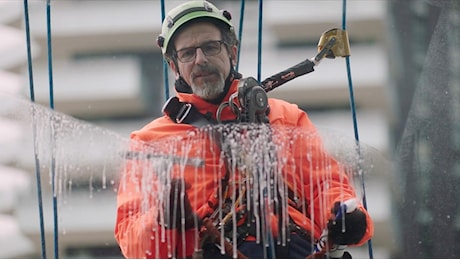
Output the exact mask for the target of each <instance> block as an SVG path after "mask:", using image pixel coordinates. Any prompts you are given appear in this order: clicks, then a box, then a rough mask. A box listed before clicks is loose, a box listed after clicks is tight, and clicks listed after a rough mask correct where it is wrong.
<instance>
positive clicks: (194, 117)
mask: <svg viewBox="0 0 460 260" xmlns="http://www.w3.org/2000/svg"><path fill="white" fill-rule="evenodd" d="M161 111H162V112H163V114H165V115H166V116H168V117H169V118H171V120H172V121H174V122H175V123H178V124H180V123H184V124H191V125H194V126H196V127H203V126H206V125H210V124H214V123H215V122H213V121H212V120H211V119H209V118H207V117H206V116H205V115H203V114H201V113H200V112H199V111H198V110H197V109H196V108H195V107H194V106H193V105H192V104H190V103H186V102H180V101H179V99H178V98H177V97H170V98H169V99H168V100H167V101H166V103H165V104H164V105H163V108H162V109H161Z"/></svg>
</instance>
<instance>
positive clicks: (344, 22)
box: [342, 0, 374, 259]
mask: <svg viewBox="0 0 460 260" xmlns="http://www.w3.org/2000/svg"><path fill="white" fill-rule="evenodd" d="M346 29H347V0H343V1H342V30H343V31H346ZM345 63H346V67H347V78H348V89H349V95H350V107H351V113H352V120H353V130H354V134H355V141H356V145H357V152H358V156H359V161H361V149H360V142H359V132H358V122H357V119H356V108H355V99H354V94H353V82H352V78H351V66H350V56H346V57H345ZM361 189H362V192H363V198H362V200H363V206H364V208H365V209H366V210H367V199H366V186H365V182H364V174H361ZM367 245H368V251H369V258H371V259H373V258H374V253H373V249H372V239H369V240H368V241H367Z"/></svg>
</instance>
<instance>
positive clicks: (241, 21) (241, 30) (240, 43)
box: [235, 0, 246, 71]
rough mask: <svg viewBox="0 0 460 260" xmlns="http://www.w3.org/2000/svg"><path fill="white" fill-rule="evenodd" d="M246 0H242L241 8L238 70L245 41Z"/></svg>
mask: <svg viewBox="0 0 460 260" xmlns="http://www.w3.org/2000/svg"><path fill="white" fill-rule="evenodd" d="M245 3H246V1H245V0H242V1H241V8H240V28H238V39H239V41H240V42H239V46H240V47H239V48H238V58H237V61H236V67H235V70H236V71H238V67H239V64H240V56H241V55H240V53H241V47H242V42H243V25H244V24H243V20H244V8H245Z"/></svg>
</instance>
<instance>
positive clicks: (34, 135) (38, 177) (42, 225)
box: [24, 0, 46, 259]
mask: <svg viewBox="0 0 460 260" xmlns="http://www.w3.org/2000/svg"><path fill="white" fill-rule="evenodd" d="M24 26H25V30H26V45H27V65H28V66H27V69H28V73H29V92H30V101H32V102H35V91H34V80H33V78H34V77H33V69H32V48H31V44H30V22H29V3H28V0H24ZM32 140H33V142H34V144H33V145H34V162H35V179H36V184H37V199H38V217H39V222H40V241H41V243H40V244H41V255H42V258H43V259H46V240H45V223H44V218H43V196H42V185H41V174H40V160H39V159H38V149H37V143H36V140H37V123H36V122H35V108H34V107H33V108H32Z"/></svg>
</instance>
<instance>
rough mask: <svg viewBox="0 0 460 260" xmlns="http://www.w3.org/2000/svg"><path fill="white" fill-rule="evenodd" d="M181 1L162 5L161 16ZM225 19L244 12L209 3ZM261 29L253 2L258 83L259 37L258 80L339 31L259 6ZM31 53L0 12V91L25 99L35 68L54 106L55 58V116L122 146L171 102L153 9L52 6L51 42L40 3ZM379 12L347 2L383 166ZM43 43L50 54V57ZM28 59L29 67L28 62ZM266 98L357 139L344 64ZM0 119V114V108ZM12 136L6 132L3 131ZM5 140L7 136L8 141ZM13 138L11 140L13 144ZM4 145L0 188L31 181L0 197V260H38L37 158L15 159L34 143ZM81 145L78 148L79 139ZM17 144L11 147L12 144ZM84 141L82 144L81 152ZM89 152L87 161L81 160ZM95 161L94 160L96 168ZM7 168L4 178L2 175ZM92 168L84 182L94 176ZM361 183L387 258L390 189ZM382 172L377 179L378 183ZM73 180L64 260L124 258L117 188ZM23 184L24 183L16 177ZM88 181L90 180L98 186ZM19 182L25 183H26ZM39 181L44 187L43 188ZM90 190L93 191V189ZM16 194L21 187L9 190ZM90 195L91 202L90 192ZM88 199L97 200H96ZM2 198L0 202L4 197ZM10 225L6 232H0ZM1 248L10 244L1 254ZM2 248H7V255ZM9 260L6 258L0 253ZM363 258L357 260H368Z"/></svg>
mask: <svg viewBox="0 0 460 260" xmlns="http://www.w3.org/2000/svg"><path fill="white" fill-rule="evenodd" d="M180 2H181V1H169V0H168V1H166V10H169V9H171V8H172V7H173V6H175V5H176V4H178V3H180ZM216 4H218V5H219V7H221V8H224V9H228V10H230V11H231V12H232V15H233V21H234V24H235V25H236V27H237V30H239V27H240V26H239V21H240V1H223V0H221V1H216ZM263 4H264V5H263V8H264V13H263V21H264V22H263V27H262V28H259V25H258V17H259V10H258V7H259V6H258V2H257V1H247V3H246V9H245V13H244V23H243V34H242V38H241V43H242V47H241V57H240V62H239V71H240V72H242V73H243V75H245V76H253V77H256V76H257V74H258V70H257V64H258V58H257V52H258V49H257V47H258V38H257V35H258V33H257V32H258V30H262V37H263V38H262V43H263V44H262V49H261V53H262V58H261V64H262V66H261V76H262V80H263V79H265V78H267V77H269V76H271V75H273V74H275V73H277V72H280V71H282V70H284V69H286V68H289V67H291V66H293V65H296V64H297V63H299V62H301V61H303V60H305V59H306V58H312V57H314V56H315V55H316V53H317V49H316V44H317V42H318V40H319V37H320V35H321V34H322V33H323V32H325V31H327V30H329V29H331V28H341V26H342V24H341V23H342V1H340V0H334V1H295V0H293V1H286V0H283V1H264V3H263ZM28 7H29V16H30V32H31V45H30V46H27V44H26V38H25V35H26V33H25V26H24V24H25V23H24V17H25V14H24V5H23V3H22V1H1V2H0V35H1V38H2V39H3V40H2V41H1V42H0V91H1V92H7V93H9V94H11V95H13V96H17V97H19V98H23V99H26V100H27V99H28V98H29V97H30V92H29V86H30V82H29V76H30V74H29V69H30V68H31V67H29V66H33V67H32V71H33V80H34V94H35V101H36V102H37V103H38V104H42V105H43V106H48V105H49V77H50V75H49V60H48V58H49V57H50V55H51V57H52V77H53V85H54V92H53V93H54V108H55V110H56V111H58V112H61V113H64V114H66V115H69V116H72V117H75V118H77V119H79V120H83V121H85V122H90V123H91V124H94V125H97V126H101V127H103V128H107V129H109V130H110V131H113V132H115V133H117V134H118V135H119V136H122V137H128V135H129V133H130V132H131V131H132V130H135V129H138V128H140V127H141V126H143V125H144V124H145V123H147V122H148V121H150V120H151V119H152V118H153V117H156V116H159V115H160V113H161V107H162V105H163V103H164V101H165V100H166V98H167V94H166V93H167V92H168V91H169V93H170V95H174V90H173V87H172V86H173V79H172V78H171V77H170V76H169V77H168V79H169V82H170V84H169V85H170V87H167V88H165V85H164V73H163V62H162V57H161V53H160V51H159V48H157V46H156V43H155V40H156V36H157V35H158V34H159V32H160V26H161V6H160V1H145V0H131V1H118V0H106V1H89V0H87V1H85V0H67V1H51V6H50V10H51V17H50V25H51V35H49V34H48V31H47V9H46V8H47V6H46V1H43V0H35V1H29V6H28ZM386 10H387V9H386V5H385V2H384V1H349V2H348V6H347V30H348V33H349V37H350V42H351V58H350V59H351V74H352V79H353V86H354V99H355V103H356V104H355V105H356V108H357V114H356V118H357V124H358V127H359V128H358V130H359V136H360V140H361V142H363V144H365V145H369V146H371V147H374V148H376V149H377V151H379V152H378V153H376V156H377V157H379V156H381V158H377V159H379V160H380V159H382V160H383V158H384V157H390V156H391V155H390V154H389V150H390V149H389V148H390V147H389V133H388V131H389V129H388V126H389V123H390V121H391V120H393V119H392V117H391V115H392V111H391V110H390V109H389V100H388V98H387V96H388V94H387V91H388V89H387V88H386V86H387V85H388V82H387V81H388V69H387V55H388V54H387V51H386V39H387V30H386V23H385V19H386V18H385V17H386ZM48 36H51V39H52V40H51V44H50V45H51V47H52V48H51V50H52V53H49V52H48V49H47V46H48V44H49V42H48ZM28 47H30V48H31V49H30V50H31V53H32V56H33V63H32V64H30V63H28V62H27V48H28ZM269 96H272V97H277V98H282V99H285V100H287V101H290V102H294V103H297V104H298V105H299V106H300V107H301V108H303V109H305V110H306V111H308V113H309V115H310V117H311V119H312V120H313V121H314V122H315V123H316V124H317V125H318V126H319V127H324V128H327V129H332V130H333V131H335V132H337V133H340V134H341V135H343V136H346V137H347V138H349V139H350V140H352V139H353V138H354V129H353V121H352V114H351V111H350V95H349V89H348V79H347V70H346V63H345V60H344V59H343V58H336V59H333V60H331V59H324V60H323V61H322V62H321V64H320V65H319V66H317V67H316V68H315V72H313V73H311V74H308V75H305V76H302V77H299V78H297V79H294V80H292V81H290V82H288V83H286V84H285V85H284V86H281V87H279V88H277V89H275V90H273V91H272V92H270V93H269ZM0 109H2V108H1V106H0ZM1 115H2V114H1V113H0V120H3V121H2V129H0V130H1V131H2V132H1V133H2V135H1V136H6V135H7V134H10V135H14V133H17V132H18V131H17V130H15V129H16V128H17V127H18V126H17V125H15V123H14V120H13V122H11V123H10V124H9V127H8V128H3V126H4V125H6V123H3V122H6V121H8V118H7V117H4V118H3V119H2V117H1ZM8 129H9V130H8ZM3 132H5V133H3ZM14 138H16V139H14ZM14 138H5V140H3V139H0V145H2V146H3V145H5V147H6V146H8V148H9V149H8V151H7V152H6V153H5V152H3V151H2V153H4V154H2V156H1V157H0V159H1V161H0V165H1V164H3V165H4V167H3V166H2V167H0V177H1V178H2V180H4V179H5V180H6V178H7V177H4V176H8V179H17V178H12V177H11V176H12V175H14V176H15V177H17V176H19V175H18V174H17V173H15V172H14V173H13V172H12V171H21V176H23V175H24V176H27V178H26V180H23V181H17V180H15V182H14V183H13V184H11V185H8V187H15V188H14V189H7V188H5V187H3V186H0V194H3V193H5V194H6V193H8V194H10V195H11V194H12V195H11V196H12V198H11V199H10V200H9V201H10V202H11V203H9V204H7V202H3V201H2V202H0V204H1V203H4V204H5V205H0V206H2V207H0V214H1V215H0V216H2V217H1V218H0V227H2V226H5V227H6V226H8V227H12V228H11V230H12V231H11V233H14V239H11V238H10V236H8V237H7V236H3V234H2V235H0V257H2V258H23V257H40V256H41V248H42V246H43V245H42V239H41V230H40V223H39V215H38V205H37V190H36V189H37V188H36V180H35V177H34V174H35V173H36V168H35V164H34V160H33V154H31V153H21V149H24V148H23V147H20V146H17V145H15V144H16V143H21V144H24V143H27V144H29V146H28V148H31V144H32V143H33V136H32V135H31V134H30V133H27V132H26V133H21V134H20V135H19V136H15V137H14ZM82 138H83V139H84V137H82ZM14 140H17V142H16V141H14ZM82 141H84V140H82ZM95 150H96V151H101V154H99V155H98V154H97V153H96V154H95V155H94V158H93V159H94V160H95V161H97V160H98V158H100V160H101V161H102V160H103V158H104V154H103V152H102V151H104V148H103V147H99V148H95ZM78 152H80V153H81V152H86V151H77V153H78ZM98 156H100V157H98ZM6 168H8V170H7V169H6ZM95 169H98V167H97V165H96V166H95V167H94V168H89V167H88V171H92V170H94V171H96V170H95ZM383 170H384V171H376V172H377V173H378V174H371V175H369V176H367V177H366V181H367V183H366V186H367V191H366V192H367V196H368V198H367V202H368V206H369V212H370V214H371V215H372V216H373V218H374V220H375V224H376V233H375V238H374V239H373V245H374V247H375V248H374V250H375V256H376V257H378V258H386V257H388V256H389V255H390V254H391V252H392V251H393V250H394V247H395V245H394V242H393V241H394V239H393V233H394V232H393V230H392V227H391V226H392V225H391V223H390V222H389V219H390V217H391V216H390V215H391V205H390V199H389V192H388V191H389V188H388V185H389V182H388V181H387V179H388V176H387V175H385V171H392V169H383ZM382 172H383V173H382ZM42 175H43V180H44V182H43V185H42V186H43V200H44V201H43V203H44V209H45V225H44V227H45V231H46V236H45V238H46V252H47V255H48V257H52V254H53V250H54V248H53V232H54V230H53V218H52V203H51V201H52V200H51V198H52V196H51V195H52V194H51V187H50V183H49V181H48V175H47V173H46V172H43V173H42ZM90 176H91V182H89V181H88V178H89V177H88V175H81V177H76V178H73V179H72V184H73V185H75V187H74V188H73V190H72V191H71V192H70V193H69V197H68V198H67V199H64V202H65V203H64V202H62V203H64V204H65V205H64V206H63V207H62V211H61V212H60V215H59V217H60V220H61V221H62V225H60V230H59V231H60V232H59V248H58V250H59V255H60V256H61V257H63V258H80V257H82V258H117V257H121V255H120V252H119V249H118V246H117V245H116V242H115V240H114V237H113V229H114V222H115V214H116V209H115V202H116V201H115V199H116V198H115V192H114V190H115V188H113V189H111V188H109V189H102V188H101V187H100V183H101V182H102V177H103V176H102V175H101V174H98V173H97V172H95V173H94V174H90ZM21 178H22V177H21ZM93 178H94V179H93ZM21 180H22V179H21ZM45 180H46V181H45ZM93 183H96V184H95V186H97V187H93V185H92V184H93ZM13 185H16V186H13ZM93 189H95V190H97V192H95V194H93V193H92V192H90V190H91V191H92V190H93ZM93 195H94V196H93ZM2 198H3V196H2ZM5 219H7V220H5ZM3 241H8V242H9V243H8V244H6V243H4V242H3ZM5 245H8V246H5ZM6 248H8V249H9V250H6ZM366 250H367V249H366V246H363V248H359V249H357V250H356V252H355V256H358V257H366V252H367V251H366Z"/></svg>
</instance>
